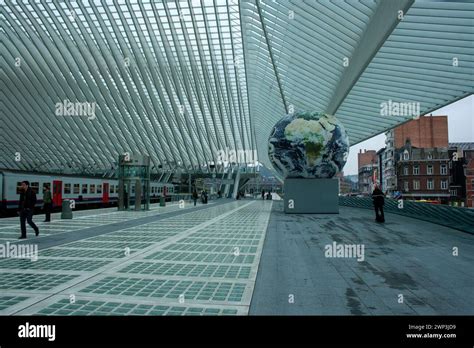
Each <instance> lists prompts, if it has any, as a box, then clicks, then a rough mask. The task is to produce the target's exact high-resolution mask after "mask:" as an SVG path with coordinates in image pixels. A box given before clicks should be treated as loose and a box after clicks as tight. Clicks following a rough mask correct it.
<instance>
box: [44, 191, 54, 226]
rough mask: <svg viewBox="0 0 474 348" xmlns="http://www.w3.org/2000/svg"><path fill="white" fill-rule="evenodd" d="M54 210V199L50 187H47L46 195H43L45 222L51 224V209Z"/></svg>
mask: <svg viewBox="0 0 474 348" xmlns="http://www.w3.org/2000/svg"><path fill="white" fill-rule="evenodd" d="M52 208H53V199H52V197H51V191H50V190H49V186H46V187H45V188H44V193H43V210H44V214H45V217H46V218H45V220H44V222H50V221H51V209H52Z"/></svg>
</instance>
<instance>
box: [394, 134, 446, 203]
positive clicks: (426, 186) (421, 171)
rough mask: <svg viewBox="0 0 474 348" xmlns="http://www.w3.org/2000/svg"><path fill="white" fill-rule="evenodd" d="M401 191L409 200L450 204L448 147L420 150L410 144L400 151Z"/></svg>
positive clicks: (398, 176)
mask: <svg viewBox="0 0 474 348" xmlns="http://www.w3.org/2000/svg"><path fill="white" fill-rule="evenodd" d="M397 156H398V158H397V188H398V191H400V192H402V195H403V197H404V198H405V199H413V200H436V201H439V202H440V203H448V201H449V197H450V192H449V177H450V176H449V154H448V149H447V148H416V147H414V146H412V145H411V143H410V141H407V143H406V144H405V146H403V147H401V148H400V149H398V150H397Z"/></svg>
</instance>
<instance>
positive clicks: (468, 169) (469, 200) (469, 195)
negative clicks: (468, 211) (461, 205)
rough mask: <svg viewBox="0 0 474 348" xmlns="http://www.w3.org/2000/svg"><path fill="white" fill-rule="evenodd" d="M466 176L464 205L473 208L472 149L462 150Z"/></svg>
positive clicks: (473, 167) (473, 154) (473, 158)
mask: <svg viewBox="0 0 474 348" xmlns="http://www.w3.org/2000/svg"><path fill="white" fill-rule="evenodd" d="M464 160H465V162H466V164H465V165H464V175H465V177H466V207H469V208H474V150H466V151H464Z"/></svg>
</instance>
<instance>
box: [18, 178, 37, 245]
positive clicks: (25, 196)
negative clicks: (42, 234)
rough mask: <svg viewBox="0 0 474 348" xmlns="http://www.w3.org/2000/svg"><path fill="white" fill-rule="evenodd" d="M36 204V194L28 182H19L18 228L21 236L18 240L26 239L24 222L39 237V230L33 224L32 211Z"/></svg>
mask: <svg viewBox="0 0 474 348" xmlns="http://www.w3.org/2000/svg"><path fill="white" fill-rule="evenodd" d="M35 204H36V193H35V192H34V191H33V190H32V189H31V187H30V182H29V181H26V180H25V181H22V182H21V193H20V204H19V215H20V227H21V236H20V238H18V239H26V221H28V225H30V226H31V227H32V228H33V230H35V234H36V236H38V235H39V228H38V226H36V225H35V223H34V222H33V210H34V209H35Z"/></svg>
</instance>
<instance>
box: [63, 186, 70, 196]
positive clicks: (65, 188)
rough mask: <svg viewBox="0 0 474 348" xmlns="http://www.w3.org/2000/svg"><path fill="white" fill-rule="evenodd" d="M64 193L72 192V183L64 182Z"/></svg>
mask: <svg viewBox="0 0 474 348" xmlns="http://www.w3.org/2000/svg"><path fill="white" fill-rule="evenodd" d="M64 194H65V195H69V194H71V184H64Z"/></svg>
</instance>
